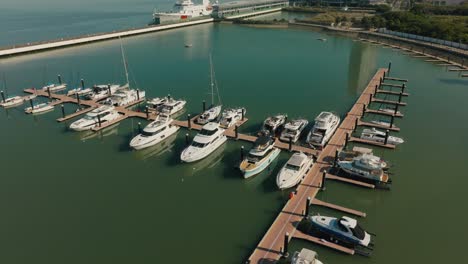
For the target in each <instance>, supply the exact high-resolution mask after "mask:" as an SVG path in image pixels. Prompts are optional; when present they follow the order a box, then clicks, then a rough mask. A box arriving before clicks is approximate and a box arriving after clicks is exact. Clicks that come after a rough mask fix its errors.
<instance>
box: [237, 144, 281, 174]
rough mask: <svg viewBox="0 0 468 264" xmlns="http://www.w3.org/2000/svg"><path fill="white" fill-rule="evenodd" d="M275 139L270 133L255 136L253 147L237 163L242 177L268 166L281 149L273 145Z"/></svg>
mask: <svg viewBox="0 0 468 264" xmlns="http://www.w3.org/2000/svg"><path fill="white" fill-rule="evenodd" d="M274 144H275V141H274V139H273V138H272V137H271V136H270V135H263V136H260V137H258V138H257V140H256V141H255V143H254V147H253V148H252V149H251V150H250V151H249V154H248V155H247V157H246V158H245V159H244V160H243V161H242V162H241V164H240V165H239V169H240V170H241V172H242V174H243V175H244V178H246V179H247V178H250V177H252V176H254V175H257V174H259V173H260V172H262V171H263V170H264V169H266V168H267V167H268V165H270V164H271V163H272V162H273V161H274V160H275V159H276V158H277V157H278V155H279V154H280V152H281V150H280V149H279V148H276V147H275V146H274Z"/></svg>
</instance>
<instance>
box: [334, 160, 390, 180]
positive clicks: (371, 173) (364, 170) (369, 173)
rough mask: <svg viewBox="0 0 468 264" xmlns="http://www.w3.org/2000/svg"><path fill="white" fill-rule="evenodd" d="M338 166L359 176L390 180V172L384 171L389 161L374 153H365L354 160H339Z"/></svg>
mask: <svg viewBox="0 0 468 264" xmlns="http://www.w3.org/2000/svg"><path fill="white" fill-rule="evenodd" d="M338 166H339V167H340V169H342V170H343V171H345V172H347V173H349V174H350V175H351V176H354V177H357V178H364V179H366V180H371V181H376V182H383V183H387V182H389V176H388V174H386V173H384V171H383V169H384V168H386V167H387V163H386V162H385V161H383V160H381V159H380V157H377V156H374V155H373V154H363V155H360V156H357V157H355V158H353V159H352V160H339V161H338Z"/></svg>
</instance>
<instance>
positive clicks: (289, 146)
mask: <svg viewBox="0 0 468 264" xmlns="http://www.w3.org/2000/svg"><path fill="white" fill-rule="evenodd" d="M288 150H289V152H291V150H292V138H291V137H290V138H289V145H288Z"/></svg>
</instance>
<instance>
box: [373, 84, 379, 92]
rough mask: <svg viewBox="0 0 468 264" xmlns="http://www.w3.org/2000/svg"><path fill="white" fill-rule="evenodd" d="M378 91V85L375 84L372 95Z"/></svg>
mask: <svg viewBox="0 0 468 264" xmlns="http://www.w3.org/2000/svg"><path fill="white" fill-rule="evenodd" d="M378 89H379V85H378V84H376V85H375V89H374V94H377V90H378Z"/></svg>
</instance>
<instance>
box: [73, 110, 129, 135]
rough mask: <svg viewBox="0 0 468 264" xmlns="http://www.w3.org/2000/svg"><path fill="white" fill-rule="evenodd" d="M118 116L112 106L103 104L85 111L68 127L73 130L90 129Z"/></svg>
mask: <svg viewBox="0 0 468 264" xmlns="http://www.w3.org/2000/svg"><path fill="white" fill-rule="evenodd" d="M119 117H120V114H119V112H118V111H117V110H115V108H114V107H113V106H110V105H103V106H100V107H98V108H96V109H94V110H93V111H91V112H89V113H87V114H86V115H85V116H84V117H83V118H81V119H78V120H77V121H75V122H73V123H71V125H70V129H71V130H74V131H86V130H91V129H93V128H94V127H97V126H98V125H99V121H101V123H105V122H109V121H112V120H115V119H117V118H119Z"/></svg>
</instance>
